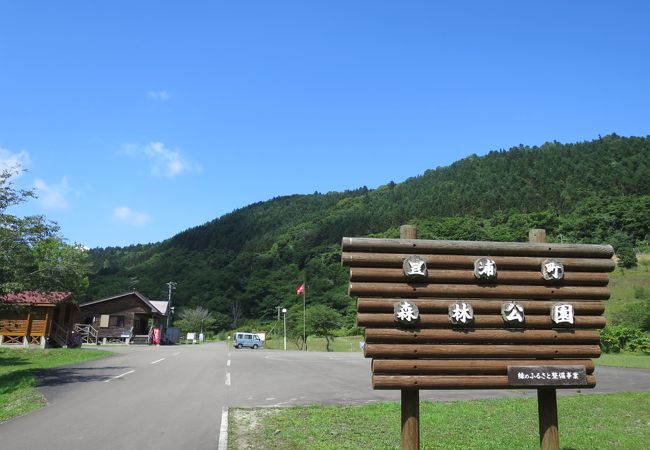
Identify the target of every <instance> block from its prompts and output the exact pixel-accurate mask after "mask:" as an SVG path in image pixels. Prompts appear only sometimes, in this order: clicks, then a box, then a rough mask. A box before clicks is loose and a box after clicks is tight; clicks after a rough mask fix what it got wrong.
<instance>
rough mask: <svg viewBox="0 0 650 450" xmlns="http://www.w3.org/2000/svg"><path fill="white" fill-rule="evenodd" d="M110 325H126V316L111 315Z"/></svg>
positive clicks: (118, 326)
mask: <svg viewBox="0 0 650 450" xmlns="http://www.w3.org/2000/svg"><path fill="white" fill-rule="evenodd" d="M108 326H109V327H117V328H120V327H124V316H111V317H110V319H109V320H108Z"/></svg>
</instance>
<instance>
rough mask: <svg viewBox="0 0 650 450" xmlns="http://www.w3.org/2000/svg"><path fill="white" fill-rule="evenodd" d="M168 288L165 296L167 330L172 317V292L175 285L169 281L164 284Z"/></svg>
mask: <svg viewBox="0 0 650 450" xmlns="http://www.w3.org/2000/svg"><path fill="white" fill-rule="evenodd" d="M166 284H167V286H168V287H169V293H168V294H167V328H169V324H170V320H171V317H172V290H174V289H176V283H175V282H174V281H170V282H168V283H166Z"/></svg>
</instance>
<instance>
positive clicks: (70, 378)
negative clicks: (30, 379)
mask: <svg viewBox="0 0 650 450" xmlns="http://www.w3.org/2000/svg"><path fill="white" fill-rule="evenodd" d="M126 368H127V367H126V366H102V367H81V368H80V367H67V368H66V367H62V368H58V369H47V370H38V371H36V379H37V386H38V387H39V388H43V387H53V386H63V385H66V384H72V383H88V382H93V381H104V380H106V379H107V378H108V375H107V374H106V373H107V371H111V370H118V369H119V370H122V369H126Z"/></svg>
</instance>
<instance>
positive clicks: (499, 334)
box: [365, 328, 600, 345]
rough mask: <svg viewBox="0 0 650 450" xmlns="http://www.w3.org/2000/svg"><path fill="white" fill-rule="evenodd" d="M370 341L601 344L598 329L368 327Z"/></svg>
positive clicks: (371, 342) (403, 342)
mask: <svg viewBox="0 0 650 450" xmlns="http://www.w3.org/2000/svg"><path fill="white" fill-rule="evenodd" d="M365 341H366V345H368V344H375V343H379V344H380V343H388V344H391V343H394V344H438V343H450V344H465V343H480V344H483V345H485V344H520V345H521V344H558V345H561V344H598V343H599V342H600V334H599V333H598V331H594V330H565V331H558V330H458V329H453V330H432V329H420V330H401V329H396V328H366V331H365Z"/></svg>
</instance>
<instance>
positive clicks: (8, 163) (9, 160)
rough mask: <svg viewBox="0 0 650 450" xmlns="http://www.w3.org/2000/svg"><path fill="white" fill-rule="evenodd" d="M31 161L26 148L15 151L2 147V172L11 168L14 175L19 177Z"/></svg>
mask: <svg viewBox="0 0 650 450" xmlns="http://www.w3.org/2000/svg"><path fill="white" fill-rule="evenodd" d="M30 162H31V161H30V159H29V154H28V153H27V152H26V151H25V150H21V151H19V152H18V153H13V152H10V151H9V150H7V149H5V148H2V147H0V172H4V171H5V170H9V171H11V172H14V177H18V176H20V175H21V173H22V171H23V170H24V169H25V168H26V167H27V166H28V165H29V163H30Z"/></svg>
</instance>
